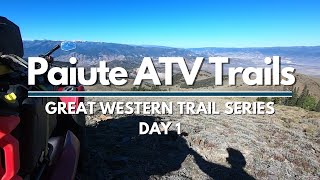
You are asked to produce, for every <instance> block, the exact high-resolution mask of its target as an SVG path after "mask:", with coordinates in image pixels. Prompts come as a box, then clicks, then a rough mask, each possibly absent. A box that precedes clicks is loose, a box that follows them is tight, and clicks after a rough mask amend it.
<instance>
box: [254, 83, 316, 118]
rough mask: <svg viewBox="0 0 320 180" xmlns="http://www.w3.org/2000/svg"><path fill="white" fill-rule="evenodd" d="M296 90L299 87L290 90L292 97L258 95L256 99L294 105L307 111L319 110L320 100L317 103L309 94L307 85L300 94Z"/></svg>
mask: <svg viewBox="0 0 320 180" xmlns="http://www.w3.org/2000/svg"><path fill="white" fill-rule="evenodd" d="M298 92H299V89H297V88H294V89H293V91H292V97H288V98H281V97H273V98H268V97H258V98H257V101H262V102H269V101H273V102H274V103H275V104H282V105H286V106H296V107H301V108H303V109H306V110H309V111H316V112H320V100H319V101H318V103H317V100H316V98H315V97H313V96H311V95H310V94H309V90H308V87H307V86H304V88H303V90H302V93H301V94H300V95H299V94H298Z"/></svg>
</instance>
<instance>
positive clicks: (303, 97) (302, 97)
mask: <svg viewBox="0 0 320 180" xmlns="http://www.w3.org/2000/svg"><path fill="white" fill-rule="evenodd" d="M308 96H309V90H308V87H307V85H305V86H304V88H303V90H302V93H301V95H300V97H299V98H298V100H297V106H298V107H303V104H304V102H305V101H306V99H307V97H308Z"/></svg>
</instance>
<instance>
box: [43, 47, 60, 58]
mask: <svg viewBox="0 0 320 180" xmlns="http://www.w3.org/2000/svg"><path fill="white" fill-rule="evenodd" d="M59 48H60V44H58V45H56V46H55V47H54V48H52V49H51V50H50V51H49V52H47V53H46V54H45V55H44V57H47V56H50V55H51V54H52V53H54V52H55V51H56V50H58V49H59Z"/></svg>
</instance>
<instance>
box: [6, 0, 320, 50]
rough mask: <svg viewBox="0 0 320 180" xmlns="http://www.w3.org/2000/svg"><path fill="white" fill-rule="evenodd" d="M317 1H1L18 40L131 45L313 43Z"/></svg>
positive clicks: (319, 32) (319, 15) (319, 21)
mask: <svg viewBox="0 0 320 180" xmlns="http://www.w3.org/2000/svg"><path fill="white" fill-rule="evenodd" d="M319 9H320V1H319V0H243V1H236V0H206V1H205V0H175V1H174V0H136V1H133V0H105V1H102V0H101V1H98V0H77V1H75V0H71V1H63V0H54V1H52V0H48V1H40V0H39V1H36V0H1V10H0V16H5V17H7V18H8V19H10V20H12V21H13V22H15V23H16V24H17V25H19V26H20V30H21V33H22V37H23V39H25V40H35V39H49V40H82V41H102V42H112V43H123V44H135V45H160V46H172V47H182V48H191V47H194V48H197V47H272V46H316V45H320V10H319Z"/></svg>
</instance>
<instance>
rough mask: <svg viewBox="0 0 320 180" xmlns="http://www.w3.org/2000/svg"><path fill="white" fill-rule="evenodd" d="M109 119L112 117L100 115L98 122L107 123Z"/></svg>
mask: <svg viewBox="0 0 320 180" xmlns="http://www.w3.org/2000/svg"><path fill="white" fill-rule="evenodd" d="M110 119H113V118H112V116H106V115H104V114H101V115H100V116H99V120H100V121H107V120H110Z"/></svg>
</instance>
